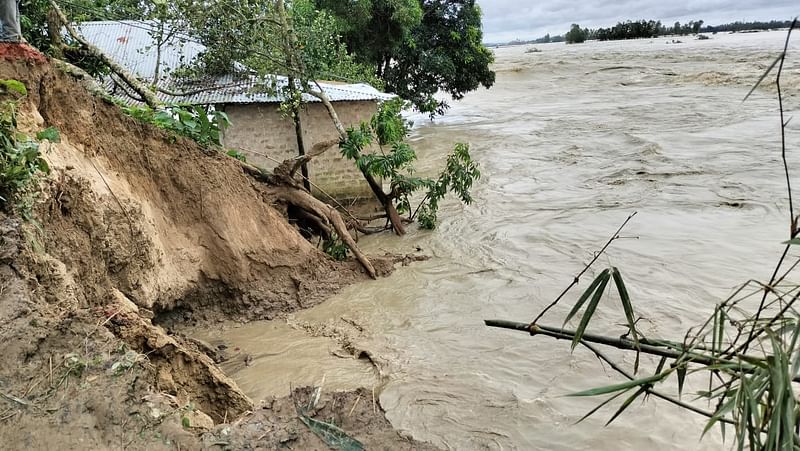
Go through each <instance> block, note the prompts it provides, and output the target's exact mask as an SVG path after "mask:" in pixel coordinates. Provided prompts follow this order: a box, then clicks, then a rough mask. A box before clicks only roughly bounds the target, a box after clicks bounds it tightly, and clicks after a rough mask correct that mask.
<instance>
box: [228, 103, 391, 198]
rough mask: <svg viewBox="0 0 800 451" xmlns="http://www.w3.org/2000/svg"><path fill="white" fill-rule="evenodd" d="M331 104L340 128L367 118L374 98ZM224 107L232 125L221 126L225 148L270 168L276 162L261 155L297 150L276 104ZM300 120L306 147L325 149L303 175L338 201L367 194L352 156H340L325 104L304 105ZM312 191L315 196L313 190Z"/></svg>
mask: <svg viewBox="0 0 800 451" xmlns="http://www.w3.org/2000/svg"><path fill="white" fill-rule="evenodd" d="M334 107H335V108H336V112H337V114H338V115H339V119H340V120H341V121H342V123H343V124H344V126H345V127H350V126H353V127H357V126H358V125H359V124H360V123H361V122H362V121H369V120H370V119H371V118H372V116H373V115H374V114H375V112H376V111H377V107H378V104H377V103H376V102H375V101H351V102H335V103H334ZM224 110H225V112H226V113H227V114H228V117H229V118H230V120H231V124H232V125H231V127H230V128H228V130H226V131H225V135H224V138H223V141H224V142H223V143H224V145H225V147H226V148H233V149H237V150H239V151H241V152H242V153H244V154H245V155H246V156H247V161H248V162H251V163H253V164H255V165H257V166H260V167H262V168H265V169H269V170H271V169H273V168H275V166H277V165H278V163H276V162H275V161H273V160H271V159H269V158H266V157H265V156H264V155H268V156H269V157H271V158H272V159H274V160H277V161H284V160H287V159H289V158H294V157H296V156H297V155H298V150H297V138H296V136H295V128H294V123H293V122H292V120H291V119H289V118H284V117H283V116H282V115H281V114H280V112H279V111H278V104H270V103H260V104H228V105H225V106H224ZM301 120H302V123H303V137H304V139H303V141H304V144H305V148H306V152H307V153H311V152H315V151H316V150H317V149H320V148H323V147H324V148H328V150H327V151H326V152H325V153H324V154H323V155H321V156H319V157H317V158H315V159H314V160H313V161H312V162H311V163H310V164H309V165H308V171H309V179H311V181H312V182H313V183H314V184H315V185H317V186H319V187H320V188H321V189H322V190H324V191H325V192H326V193H328V194H330V195H331V196H333V197H335V198H337V199H340V200H341V199H348V200H349V199H357V198H366V199H369V198H371V197H372V191H371V190H370V188H369V185H368V184H367V182H366V181H364V177H363V175H361V172H360V171H359V170H358V169H356V167H355V164H353V162H352V161H349V160H346V159H344V158H342V155H341V153H340V152H339V146H338V144H339V134H338V133H337V132H336V128H335V127H334V126H333V123H332V122H331V120H330V117H329V116H328V112H327V110H326V109H325V107H324V106H323V105H322V104H320V103H309V104H306V105H305V111H304V112H303V115H302V116H301ZM312 191H315V193H314V194H315V195H317V196H320V195H321V193H319V192H317V191H316V189H313V188H312Z"/></svg>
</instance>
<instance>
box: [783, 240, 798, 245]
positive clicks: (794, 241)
mask: <svg viewBox="0 0 800 451" xmlns="http://www.w3.org/2000/svg"><path fill="white" fill-rule="evenodd" d="M783 244H788V245H790V246H796V245H798V244H800V238H793V239H791V240H789V241H784V242H783Z"/></svg>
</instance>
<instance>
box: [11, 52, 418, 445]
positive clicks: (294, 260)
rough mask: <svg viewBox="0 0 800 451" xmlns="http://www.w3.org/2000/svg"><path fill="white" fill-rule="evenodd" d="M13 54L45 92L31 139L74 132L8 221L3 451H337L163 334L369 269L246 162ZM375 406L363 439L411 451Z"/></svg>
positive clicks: (27, 128)
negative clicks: (300, 221) (280, 198)
mask: <svg viewBox="0 0 800 451" xmlns="http://www.w3.org/2000/svg"><path fill="white" fill-rule="evenodd" d="M0 47H3V48H0V57H1V58H2V60H0V79H6V80H11V79H13V80H18V81H21V82H22V83H23V84H24V85H25V86H26V88H27V96H26V97H24V98H22V99H20V100H19V101H18V113H17V114H18V118H17V119H18V128H19V130H20V131H21V132H24V133H29V134H31V133H35V132H36V131H37V130H41V129H44V128H45V127H56V128H57V129H58V130H59V132H60V142H58V143H43V145H42V149H43V150H44V151H45V152H44V156H45V158H46V159H47V161H48V163H49V165H50V168H51V173H50V175H49V176H47V177H43V178H42V180H41V181H40V182H39V190H40V192H39V194H38V196H37V198H36V205H35V208H34V212H35V214H34V220H33V221H32V222H25V221H21V220H19V219H17V218H15V217H13V216H11V215H5V214H3V215H2V218H0V219H2V220H1V221H0V233H1V234H2V238H1V239H0V353H2V355H3V356H4V360H5V362H4V364H3V365H2V366H0V395H2V398H0V442H2V443H4V446H8V447H9V449H55V448H58V449H76V448H80V449H122V448H130V449H152V448H153V447H154V446H157V445H165V446H167V447H168V448H172V447H174V446H179V447H180V449H187V448H200V447H205V448H208V447H214V446H216V447H221V446H227V445H226V444H230V443H238V446H241V447H245V448H257V447H259V446H264V447H267V448H271V447H273V446H274V445H277V444H282V446H288V447H289V448H292V447H293V446H292V444H293V443H298V444H299V443H302V445H297V446H302V447H303V448H304V449H309V448H314V447H324V445H323V443H322V442H321V441H319V440H317V439H316V437H314V436H313V435H311V433H310V432H309V431H308V430H307V429H306V428H305V426H304V425H302V423H300V422H299V421H298V420H297V416H296V415H295V414H288V413H287V407H286V406H288V405H290V404H289V403H288V402H287V401H286V400H276V401H271V402H270V403H267V404H265V405H262V406H258V407H256V406H254V405H253V402H252V401H251V400H250V399H248V398H247V397H246V396H245V395H244V394H243V393H242V392H241V391H240V390H239V389H238V388H237V387H236V384H235V383H234V382H233V381H232V380H230V379H229V378H228V377H227V376H225V374H223V372H222V371H220V370H219V368H218V367H217V366H216V364H215V363H214V361H213V360H212V359H211V358H210V357H209V356H208V355H206V354H205V353H204V352H203V351H204V350H203V349H202V345H198V344H197V343H196V342H191V341H189V340H185V339H183V338H181V337H179V336H172V335H170V334H168V333H167V332H165V330H164V329H163V328H161V327H159V326H158V324H159V322H160V321H174V320H175V318H193V319H195V320H200V321H208V320H213V319H215V318H219V317H226V318H236V319H253V318H259V319H271V318H273V317H277V316H280V315H281V314H283V313H286V312H290V311H293V310H296V309H300V308H304V307H308V306H311V305H314V304H316V303H319V302H321V301H322V300H323V299H324V298H325V297H327V296H329V295H330V294H331V293H332V292H335V291H336V290H337V289H338V288H340V287H342V286H344V285H347V284H350V283H352V282H354V281H357V280H361V279H363V278H365V277H366V276H365V275H364V274H363V273H362V271H361V269H360V267H359V266H358V265H357V264H356V263H347V262H346V263H337V262H334V261H332V260H330V259H329V258H328V257H327V256H326V255H325V254H323V253H321V252H320V251H318V250H317V249H316V248H315V247H314V246H313V245H312V244H310V243H309V242H307V241H306V240H305V239H304V238H303V237H302V236H301V235H300V234H299V233H298V232H297V230H295V228H294V227H292V226H291V225H290V223H289V222H288V221H287V219H286V216H285V207H282V206H281V205H280V204H279V203H277V202H276V201H274V198H273V197H272V196H271V195H270V190H269V188H268V187H266V186H264V185H261V184H259V183H258V182H255V181H253V180H252V179H250V178H249V177H248V176H247V175H245V174H243V172H242V170H241V167H240V166H239V165H238V164H237V163H236V162H235V161H234V160H232V159H230V158H228V157H226V156H224V155H222V154H221V153H218V152H216V151H212V150H208V149H203V148H201V147H200V146H198V145H197V144H196V143H194V142H192V141H189V140H186V139H183V138H178V137H175V136H173V135H170V134H168V133H166V132H164V131H161V130H158V129H155V128H153V127H151V126H149V125H147V124H143V123H140V122H138V121H136V120H134V119H132V118H130V117H128V116H125V115H124V114H122V113H121V112H120V110H119V109H118V108H117V107H116V106H115V105H113V104H112V103H110V102H108V101H107V100H104V99H102V98H101V97H97V96H95V95H92V94H90V93H89V92H88V91H87V90H86V89H85V87H84V86H83V83H85V82H86V80H83V81H81V80H77V79H76V78H75V76H74V75H69V74H67V73H65V72H64V71H62V70H61V69H59V68H57V67H56V65H54V64H51V63H50V62H49V61H47V60H45V59H44V58H42V57H40V56H37V55H36V54H35V53H34V52H33V51H28V50H26V51H24V52H20V51H19V50H20V48H21V46H15V45H3V46H0ZM382 266H384V268H383V272H386V271H387V268H386V267H385V266H386V265H382ZM176 313H178V314H177V315H176ZM328 396H334V395H328ZM334 404H335V403H334ZM363 404H364V406H363V407H362V408H360V409H356V415H355V416H354V417H348V418H351V419H350V420H348V421H349V422H350V423H351V424H350V426H351V427H352V428H353V429H355V430H356V431H358V430H361V432H362V433H363V435H364V436H362V437H359V438H360V439H362V441H364V442H365V443H370V440H379V442H376V443H384V442H387V441H392V440H396V441H398V443H401V442H402V443H406V442H405V440H404V439H402V438H401V437H400V436H399V435H398V434H397V433H395V432H394V431H392V430H391V426H390V425H389V423H388V422H387V421H386V420H385V419H384V418H383V416H382V413H380V412H378V415H369V412H374V406H370V405H368V403H363ZM281 406H282V407H281ZM345 408H346V409H349V408H350V406H349V405H348V406H344V405H341V407H340V409H345ZM281 409H283V410H281ZM320 409H323V408H322V407H321V408H320ZM328 410H331V409H328ZM362 410H363V412H362ZM378 410H380V409H378ZM253 411H255V413H251V414H250V416H245V417H243V414H245V413H246V412H253ZM281 412H283V413H281ZM359 412H360V413H361V415H359ZM351 413H352V412H351ZM326 414H327V415H329V416H330V417H335V416H336V412H334V411H330V412H327V413H326ZM254 417H259V418H260V420H259V423H258V425H253V424H252V423H250V422H248V418H251V419H252V418H254ZM359 418H361V419H360V420H358V421H356V419H359ZM234 420H238V421H237V423H236V424H235V425H233V426H225V425H224V424H225V423H230V422H232V421H234ZM243 431H244V432H243ZM237 434H239V435H238V436H237ZM356 436H358V433H356ZM237 437H238V438H237ZM258 438H260V441H256V439H258ZM315 440H316V441H315ZM405 446H406V447H407V446H408V445H407V444H406V445H405Z"/></svg>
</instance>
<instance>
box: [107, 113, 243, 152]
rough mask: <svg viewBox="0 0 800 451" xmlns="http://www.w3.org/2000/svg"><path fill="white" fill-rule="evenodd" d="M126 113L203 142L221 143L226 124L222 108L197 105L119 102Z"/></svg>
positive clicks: (226, 118) (203, 143)
mask: <svg viewBox="0 0 800 451" xmlns="http://www.w3.org/2000/svg"><path fill="white" fill-rule="evenodd" d="M122 111H124V112H125V113H126V114H128V115H129V116H131V117H133V118H135V119H138V120H140V121H142V122H147V123H149V124H153V125H155V126H156V127H159V128H163V129H165V130H170V131H172V132H175V133H177V134H179V135H181V136H185V137H187V138H191V139H193V140H195V141H197V142H198V143H199V144H201V145H204V146H209V145H216V146H220V145H222V132H223V131H224V130H225V129H226V128H227V127H228V126H229V125H230V120H229V119H228V115H227V114H225V113H224V112H222V111H213V112H211V113H209V112H207V111H206V110H205V108H203V107H201V106H198V105H171V106H166V107H164V108H162V109H160V110H153V109H152V108H150V107H147V106H133V107H127V106H123V107H122Z"/></svg>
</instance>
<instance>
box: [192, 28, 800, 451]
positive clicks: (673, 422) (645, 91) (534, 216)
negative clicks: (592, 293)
mask: <svg viewBox="0 0 800 451" xmlns="http://www.w3.org/2000/svg"><path fill="white" fill-rule="evenodd" d="M784 38H785V33H782V32H771V33H758V34H736V35H727V34H725V35H722V34H720V35H716V36H713V39H711V40H707V41H695V40H691V39H690V38H685V39H684V38H682V39H683V40H685V42H684V43H681V44H671V43H670V44H667V43H666V41H668V39H665V38H663V39H654V40H640V41H629V42H612V43H588V44H584V45H576V46H566V45H563V44H550V45H542V46H538V47H539V49H540V50H541V52H537V53H533V52H531V53H526V52H525V50H526V48H525V47H515V48H504V49H498V50H497V51H496V54H497V64H496V69H497V71H498V78H497V84H496V85H495V87H494V88H492V89H491V90H489V91H485V90H483V91H479V92H475V93H472V94H470V95H468V96H467V97H466V98H465V99H464V100H463V101H461V102H457V103H454V104H453V106H452V109H451V110H450V111H449V113H448V115H447V116H446V117H445V118H443V119H440V120H437V121H436V122H432V123H431V122H428V121H425V120H423V119H421V118H420V120H419V124H418V126H417V128H416V129H415V132H414V138H413V141H414V144H415V146H416V148H417V149H419V153H420V155H421V167H422V168H423V170H427V171H433V170H434V169H436V168H439V167H440V166H441V164H442V162H443V158H444V156H445V155H446V153H447V152H448V151H449V150H450V149H451V147H452V143H454V142H456V141H465V142H469V143H471V144H472V149H473V156H474V157H475V158H476V159H477V160H478V161H480V162H481V166H482V170H483V175H484V177H483V179H482V180H481V182H480V184H479V185H478V186H477V187H476V189H475V191H474V195H475V198H476V203H475V204H474V205H473V206H470V207H467V208H464V207H462V206H460V205H457V204H456V203H448V204H447V205H445V207H444V209H443V211H442V212H441V215H440V216H441V219H442V222H441V226H440V227H439V228H438V229H437V230H436V231H434V232H432V233H431V232H422V231H412V233H411V234H410V236H407V237H404V238H402V239H397V238H394V237H391V236H389V235H383V236H379V237H372V238H370V239H368V240H362V242H361V244H362V245H363V246H364V247H365V248H366V249H367V250H368V251H370V252H373V253H380V252H382V251H384V250H385V251H390V252H403V253H404V252H411V251H413V249H414V248H415V247H417V246H418V247H421V248H422V249H423V250H424V252H425V253H428V254H430V255H432V256H433V259H431V260H430V261H427V262H423V263H416V264H412V265H411V266H408V267H403V268H400V269H399V270H398V271H397V272H396V273H395V274H394V275H393V276H391V277H389V278H387V279H383V280H379V281H376V282H370V283H365V284H362V285H358V286H354V287H351V288H349V289H347V290H345V291H344V292H343V293H341V294H340V295H338V296H336V297H335V298H334V299H332V300H331V301H329V302H327V303H325V304H324V305H322V306H319V307H317V308H314V309H311V310H308V311H304V312H301V313H298V314H297V315H296V316H294V317H292V318H290V319H289V321H288V324H278V325H276V324H270V323H256V324H250V325H248V326H243V327H234V328H229V329H227V330H225V331H222V332H215V333H206V334H205V338H209V339H211V340H212V341H213V340H223V341H225V342H227V343H229V345H230V346H239V347H241V351H242V352H247V353H250V354H251V355H252V356H253V361H252V365H251V366H245V365H244V364H243V363H241V359H233V360H232V362H231V363H229V364H228V367H227V369H228V371H229V372H230V373H232V376H233V377H234V379H236V380H237V381H238V382H239V383H240V384H241V385H242V386H243V388H244V389H245V391H248V392H249V393H250V394H251V395H253V396H254V397H256V398H259V397H264V396H267V395H269V394H279V395H285V394H286V393H288V389H289V384H290V383H292V384H294V385H300V384H303V383H311V382H317V383H319V382H320V381H321V380H322V378H323V376H324V377H325V381H326V382H325V386H326V387H328V388H330V389H336V388H347V387H351V386H359V385H363V386H367V387H372V386H376V396H379V397H380V401H381V403H382V405H383V406H384V407H385V408H386V410H387V416H388V418H389V419H390V421H391V422H392V423H393V425H394V426H395V427H396V428H398V429H402V430H404V431H407V432H408V433H409V434H411V435H413V436H414V437H415V438H417V439H419V440H426V441H431V442H432V443H434V444H436V445H438V446H441V447H443V448H448V449H520V450H527V449H542V450H552V449H563V450H567V449H569V450H572V449H587V450H588V449H592V450H619V449H659V450H661V449H721V448H722V447H723V446H724V445H723V444H722V441H721V439H720V437H719V436H718V434H716V433H710V434H708V435H706V437H705V438H704V439H703V440H702V441H701V440H700V437H701V433H702V427H703V424H704V421H703V419H702V418H699V417H697V416H695V415H693V414H690V413H685V412H683V411H681V410H678V409H677V408H673V407H671V406H670V405H667V404H665V403H663V402H660V401H658V400H652V399H651V400H649V401H648V402H646V403H644V404H641V403H639V402H638V401H637V402H636V403H635V404H634V405H633V406H631V408H630V409H628V411H627V412H626V413H625V414H624V415H623V417H622V418H621V419H619V420H618V421H617V422H615V423H613V424H612V425H611V426H609V427H606V428H604V427H603V425H604V423H605V421H606V420H607V419H608V418H609V417H610V416H611V415H612V414H613V412H614V410H615V408H614V407H612V408H610V409H609V408H607V409H604V410H602V411H601V412H600V413H599V415H598V416H596V417H593V418H590V419H589V420H587V421H585V422H583V423H581V424H578V425H575V424H574V423H575V422H576V421H577V420H578V419H579V418H580V417H581V416H582V415H583V414H585V413H586V412H587V411H588V410H590V409H591V408H592V407H594V406H595V405H596V403H597V402H598V400H597V399H583V398H568V397H564V395H565V394H568V393H571V392H575V391H578V390H583V389H587V388H591V387H595V386H599V385H604V384H609V383H615V382H619V381H621V377H620V376H618V375H616V374H614V372H613V371H612V370H611V369H609V368H607V367H604V366H603V365H601V364H600V363H599V362H598V361H597V359H596V358H594V357H593V356H592V355H591V354H590V353H588V352H586V351H583V350H576V352H575V353H574V354H570V353H569V344H568V343H564V342H556V341H554V340H551V339H547V338H532V337H528V336H526V335H524V334H521V333H518V332H517V333H515V332H509V331H503V330H496V329H487V328H486V327H484V326H483V320H484V319H487V318H500V319H511V320H518V321H529V320H531V319H533V317H534V316H535V315H536V313H537V312H538V311H540V310H541V309H542V308H543V307H544V306H545V305H547V304H548V303H549V302H550V301H551V300H553V299H554V298H555V297H556V296H557V295H558V293H559V292H560V291H561V290H562V289H563V288H564V287H565V286H566V285H567V284H568V283H569V282H570V281H571V280H572V277H573V276H574V274H576V273H577V272H578V271H579V270H580V269H581V268H582V265H583V264H585V262H587V261H588V260H589V259H591V257H592V255H593V252H594V251H595V250H597V249H599V248H600V247H601V246H602V244H603V243H604V242H605V240H606V239H607V238H608V237H609V236H610V234H611V233H612V232H613V231H614V230H615V229H616V228H617V227H618V226H619V225H620V224H621V223H622V221H623V220H624V219H625V218H626V217H627V216H628V214H630V213H632V212H634V211H637V212H638V216H637V217H636V218H635V220H634V221H633V222H632V223H631V224H630V226H629V227H628V228H627V229H626V231H625V233H624V235H625V236H628V237H638V238H635V239H634V238H630V239H625V240H621V241H618V242H616V243H615V244H614V245H613V246H612V248H611V249H610V250H609V251H608V253H607V254H606V255H605V256H603V257H602V258H601V261H600V262H599V263H598V268H602V267H603V266H605V265H608V264H613V265H616V266H618V267H619V268H620V270H621V271H622V273H623V274H624V275H625V277H626V280H627V283H628V285H629V290H630V291H631V295H632V297H633V299H634V302H635V306H636V308H637V311H638V314H639V315H641V316H643V317H644V318H645V320H643V321H642V322H641V323H640V325H641V328H642V330H643V331H644V332H645V334H646V335H648V336H653V337H655V336H659V337H664V338H673V339H680V338H681V337H682V335H683V333H684V332H685V331H686V329H687V328H689V327H691V326H694V325H697V324H698V323H699V322H701V321H702V319H703V318H704V317H705V316H706V315H708V314H709V312H711V311H712V309H713V306H714V304H715V303H716V302H717V301H719V300H720V299H721V298H724V297H725V296H726V295H728V294H729V293H731V291H732V290H733V288H734V287H735V286H736V285H737V284H739V283H741V282H743V281H745V280H747V279H748V278H751V277H757V278H762V279H764V278H768V277H769V273H770V270H771V266H770V265H772V264H774V262H775V261H776V259H777V257H778V255H779V252H780V250H781V241H782V240H784V239H785V235H786V230H787V213H786V208H787V199H786V193H785V188H784V180H783V174H782V172H781V166H780V154H779V123H780V122H779V119H778V116H777V103H776V100H775V89H774V87H772V86H766V87H764V88H763V89H759V90H758V91H757V92H756V93H755V94H754V96H753V97H752V98H751V99H750V100H748V101H747V102H746V103H742V98H743V97H744V96H745V94H746V93H747V91H748V90H749V88H750V86H752V84H753V83H754V82H755V81H756V80H757V79H758V77H759V75H760V74H761V72H762V71H763V70H764V69H765V68H766V67H767V66H768V65H769V64H770V63H771V62H772V60H773V59H774V58H775V57H776V55H777V54H778V53H779V52H780V49H781V47H782V45H783V40H784ZM792 49H793V51H794V54H793V55H792V59H791V60H790V61H789V63H788V67H787V69H786V72H785V75H784V76H785V77H786V80H785V86H786V89H787V94H789V98H788V99H787V105H786V109H787V110H788V111H789V115H791V114H792V112H794V113H797V112H798V110H799V109H800V108H798V105H799V104H800V96H798V94H799V93H800V89H798V88H800V39H796V40H794V42H793V45H792ZM789 128H790V130H789V135H788V138H789V143H790V146H791V147H790V155H789V159H790V164H791V165H792V166H793V168H795V170H796V173H798V174H800V153H798V150H799V148H798V145H799V144H798V143H800V139H798V138H800V120H798V121H794V122H793V123H790V127H789ZM798 182H800V179H798ZM798 186H800V183H799V184H798ZM586 279H588V277H587V278H586ZM586 284H587V280H584V281H583V283H582V284H581V287H585V286H586ZM578 290H580V288H578V289H576V291H575V292H573V293H572V296H568V297H567V298H566V299H565V300H564V302H565V306H563V307H560V308H557V309H555V310H554V311H553V312H552V313H550V314H549V315H548V316H547V317H546V318H545V320H543V321H542V323H549V324H553V325H560V323H561V320H562V319H563V317H564V314H565V312H566V305H569V304H571V303H573V302H574V300H575V299H576V298H577V296H578V294H579V291H578ZM617 303H618V301H616V299H615V298H614V297H610V298H607V299H605V300H604V303H603V304H601V308H600V309H599V312H598V313H597V314H596V318H595V320H594V321H593V322H592V324H591V325H590V329H591V330H592V331H594V332H597V333H606V334H609V335H617V334H621V333H623V332H624V328H623V327H621V326H620V325H619V324H620V323H623V322H624V320H623V318H624V316H623V313H622V310H621V308H619V307H617V305H616V304H617ZM342 317H344V318H345V320H346V321H344V320H342ZM353 324H356V325H360V326H361V327H362V328H363V331H360V330H359V329H358V328H357V327H355V326H353ZM303 337H305V338H303ZM325 337H333V339H331V338H325ZM298 340H301V341H298ZM302 340H304V341H302ZM343 342H345V343H346V344H350V345H352V347H354V348H357V349H364V350H367V351H369V354H370V356H371V357H372V359H373V360H374V361H375V362H377V364H378V366H379V367H380V368H381V372H382V377H381V378H380V379H379V377H378V375H377V374H376V373H375V371H373V370H372V369H371V365H370V364H369V362H368V361H367V360H366V359H361V360H353V359H342V358H339V357H336V356H335V355H334V354H341V351H339V348H340V346H341V343H343ZM632 360H633V359H632V356H626V357H625V361H626V362H627V363H632ZM645 367H646V368H648V370H649V371H652V368H653V367H654V362H653V361H650V360H648V361H647V365H645ZM379 380H380V383H379Z"/></svg>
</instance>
